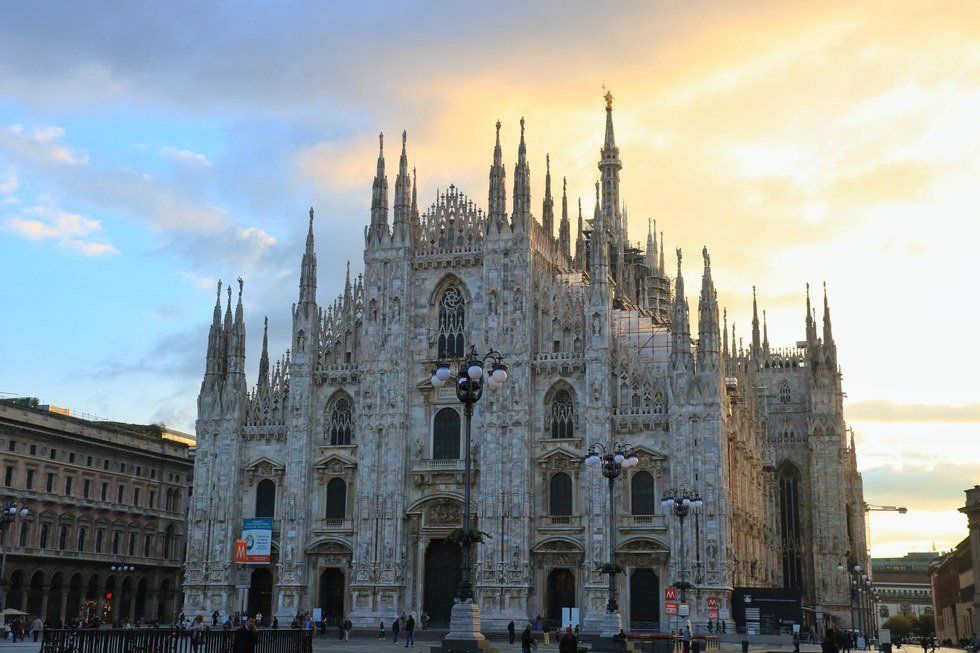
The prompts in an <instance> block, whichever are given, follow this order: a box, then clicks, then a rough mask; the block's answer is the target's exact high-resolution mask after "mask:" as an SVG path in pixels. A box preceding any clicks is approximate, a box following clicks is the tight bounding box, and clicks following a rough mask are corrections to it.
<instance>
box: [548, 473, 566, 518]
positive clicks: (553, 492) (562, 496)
mask: <svg viewBox="0 0 980 653" xmlns="http://www.w3.org/2000/svg"><path fill="white" fill-rule="evenodd" d="M548 498H549V510H548V513H549V514H550V515H551V516H552V517H567V516H569V515H571V514H572V479H571V477H570V476H569V475H568V474H566V473H564V472H558V473H557V474H555V475H554V476H552V477H551V486H550V492H549V497H548Z"/></svg>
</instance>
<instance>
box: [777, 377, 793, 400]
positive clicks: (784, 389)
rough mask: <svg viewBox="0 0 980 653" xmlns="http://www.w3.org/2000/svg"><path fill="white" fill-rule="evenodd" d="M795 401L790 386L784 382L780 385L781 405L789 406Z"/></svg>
mask: <svg viewBox="0 0 980 653" xmlns="http://www.w3.org/2000/svg"><path fill="white" fill-rule="evenodd" d="M791 401H793V394H792V393H791V392H790V389H789V384H788V383H786V382H785V381H783V382H782V383H780V384H779V403H781V404H788V403H790V402H791Z"/></svg>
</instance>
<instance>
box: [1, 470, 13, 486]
mask: <svg viewBox="0 0 980 653" xmlns="http://www.w3.org/2000/svg"><path fill="white" fill-rule="evenodd" d="M3 484H4V485H5V486H7V487H13V485H14V468H13V467H7V468H6V469H5V470H3Z"/></svg>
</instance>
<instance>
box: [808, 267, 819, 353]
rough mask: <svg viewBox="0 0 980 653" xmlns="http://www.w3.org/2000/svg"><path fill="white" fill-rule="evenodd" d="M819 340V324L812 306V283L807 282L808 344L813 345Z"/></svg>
mask: <svg viewBox="0 0 980 653" xmlns="http://www.w3.org/2000/svg"><path fill="white" fill-rule="evenodd" d="M816 342H817V325H816V324H814V321H813V309H812V308H811V307H810V284H809V283H808V284H806V344H807V347H811V348H812V347H813V345H815V344H816Z"/></svg>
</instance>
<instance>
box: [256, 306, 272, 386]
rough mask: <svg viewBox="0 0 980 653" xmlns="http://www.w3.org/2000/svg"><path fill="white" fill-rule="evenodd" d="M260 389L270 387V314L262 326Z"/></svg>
mask: <svg viewBox="0 0 980 653" xmlns="http://www.w3.org/2000/svg"><path fill="white" fill-rule="evenodd" d="M258 385H259V389H260V390H263V391H264V390H268V389H269V316H268V315H266V316H265V320H264V323H263V327H262V355H261V356H260V357H259V383H258Z"/></svg>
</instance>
